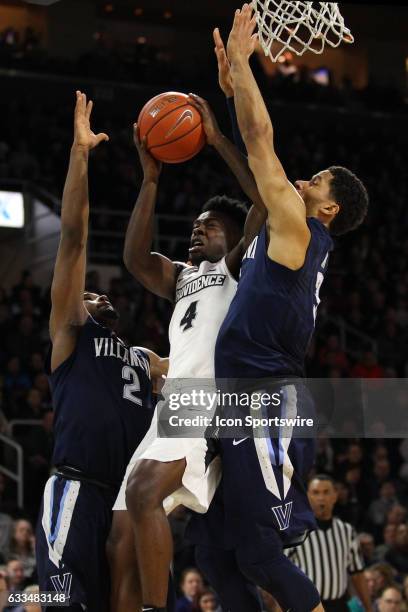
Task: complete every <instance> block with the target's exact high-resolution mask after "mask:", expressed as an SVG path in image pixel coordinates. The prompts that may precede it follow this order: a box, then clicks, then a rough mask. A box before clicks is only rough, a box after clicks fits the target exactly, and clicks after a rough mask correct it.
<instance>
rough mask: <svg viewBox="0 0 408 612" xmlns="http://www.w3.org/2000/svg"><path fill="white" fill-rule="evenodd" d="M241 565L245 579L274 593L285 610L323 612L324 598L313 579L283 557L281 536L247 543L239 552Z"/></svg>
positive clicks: (269, 536)
mask: <svg viewBox="0 0 408 612" xmlns="http://www.w3.org/2000/svg"><path fill="white" fill-rule="evenodd" d="M237 562H238V566H239V569H240V571H241V572H242V573H243V574H244V576H245V577H246V578H247V579H248V580H250V581H252V582H253V583H254V584H257V585H259V586H260V587H261V588H262V589H264V590H265V591H267V592H268V593H270V594H271V595H272V596H273V597H274V598H275V599H276V601H277V602H278V604H279V605H280V607H281V608H282V610H290V611H291V612H306V611H307V612H312V611H315V612H320V611H323V610H324V609H323V607H322V604H321V601H320V595H319V592H318V591H317V589H316V587H315V586H314V584H313V583H312V582H311V580H309V578H308V577H307V576H306V575H305V574H304V573H303V572H302V571H301V570H300V569H299V568H298V567H296V565H294V564H293V563H292V562H291V561H290V560H289V559H288V558H287V557H286V556H285V554H284V553H283V549H282V542H281V540H280V537H279V535H278V534H277V533H276V532H274V531H273V530H272V531H270V532H269V533H268V535H267V537H266V538H265V544H264V545H262V542H261V541H260V540H258V541H255V542H253V541H252V540H249V539H245V540H244V542H243V543H242V544H241V545H240V546H239V547H238V548H237Z"/></svg>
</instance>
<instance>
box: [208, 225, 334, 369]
mask: <svg viewBox="0 0 408 612" xmlns="http://www.w3.org/2000/svg"><path fill="white" fill-rule="evenodd" d="M307 224H308V227H309V230H310V233H311V239H310V243H309V247H308V249H307V253H306V258H305V262H304V265H303V266H302V267H301V268H300V269H299V270H296V271H293V270H290V269H289V268H286V267H285V266H282V265H281V264H278V263H276V262H274V261H272V260H271V259H270V258H269V257H268V253H267V250H268V249H267V235H266V225H264V227H263V228H262V230H261V232H260V234H259V235H258V236H257V237H256V238H255V240H254V241H253V243H252V244H251V245H250V247H249V248H248V250H247V252H246V254H245V256H244V259H243V262H242V268H241V276H240V280H239V283H238V289H237V293H236V295H235V297H234V299H233V300H232V303H231V306H230V308H229V311H228V314H227V316H226V318H225V320H224V323H223V324H222V326H221V329H220V333H219V335H218V339H217V345H216V349H215V374H216V377H217V378H267V377H280V376H303V375H304V360H305V357H306V353H307V349H308V346H309V342H310V339H311V337H312V334H313V330H314V326H315V320H316V314H317V307H318V305H319V302H320V299H319V291H320V287H321V285H322V282H323V280H324V275H325V273H326V271H327V267H328V261H329V252H330V251H331V250H332V248H333V241H332V239H331V237H330V234H329V232H328V230H327V229H326V228H325V227H324V225H323V224H322V223H320V221H318V220H317V219H314V218H309V219H307Z"/></svg>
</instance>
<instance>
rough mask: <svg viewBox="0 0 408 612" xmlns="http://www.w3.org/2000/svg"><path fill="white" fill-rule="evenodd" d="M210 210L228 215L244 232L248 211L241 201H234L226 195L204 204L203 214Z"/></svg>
mask: <svg viewBox="0 0 408 612" xmlns="http://www.w3.org/2000/svg"><path fill="white" fill-rule="evenodd" d="M210 210H213V211H214V212H219V213H222V214H223V215H226V216H227V217H229V218H230V219H231V220H232V221H234V222H235V224H236V225H237V226H238V227H239V229H240V230H241V232H242V231H243V229H244V225H245V220H246V218H247V214H248V209H247V207H246V206H245V204H244V203H243V202H241V201H240V200H234V199H232V198H229V197H227V196H226V195H222V196H214V197H213V198H211V199H210V200H208V202H206V203H205V204H204V206H203V208H202V211H201V212H203V213H205V212H208V211H210Z"/></svg>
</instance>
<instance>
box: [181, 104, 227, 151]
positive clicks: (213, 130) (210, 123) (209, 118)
mask: <svg viewBox="0 0 408 612" xmlns="http://www.w3.org/2000/svg"><path fill="white" fill-rule="evenodd" d="M188 97H189V103H190V104H191V105H192V106H194V107H195V108H196V109H197V110H198V112H199V113H200V115H201V119H202V121H203V128H204V132H205V135H206V137H207V143H208V144H209V145H211V146H213V147H214V146H216V145H217V143H218V142H219V141H220V139H221V138H222V132H221V130H220V128H219V127H218V123H217V120H216V118H215V115H214V113H213V112H212V110H211V107H210V105H209V104H208V102H207V101H206V100H204V99H203V98H200V96H196V95H195V94H188Z"/></svg>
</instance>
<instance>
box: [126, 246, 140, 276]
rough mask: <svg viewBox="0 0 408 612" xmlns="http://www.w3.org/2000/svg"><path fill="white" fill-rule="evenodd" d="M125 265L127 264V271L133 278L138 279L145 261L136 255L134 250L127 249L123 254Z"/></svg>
mask: <svg viewBox="0 0 408 612" xmlns="http://www.w3.org/2000/svg"><path fill="white" fill-rule="evenodd" d="M123 263H124V264H125V267H126V270H127V271H128V272H130V274H132V275H133V276H135V277H137V276H139V275H140V273H141V271H142V269H143V261H142V259H141V258H140V257H139V256H138V253H135V250H134V249H126V248H125V250H124V252H123Z"/></svg>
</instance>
